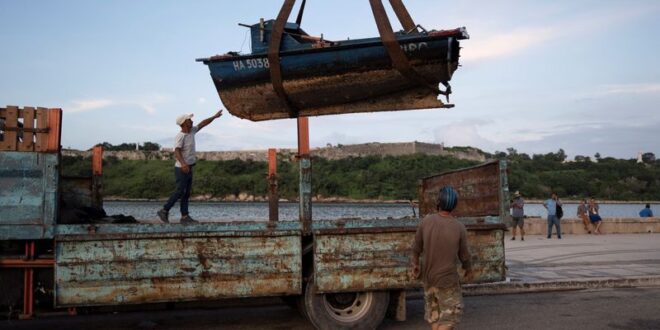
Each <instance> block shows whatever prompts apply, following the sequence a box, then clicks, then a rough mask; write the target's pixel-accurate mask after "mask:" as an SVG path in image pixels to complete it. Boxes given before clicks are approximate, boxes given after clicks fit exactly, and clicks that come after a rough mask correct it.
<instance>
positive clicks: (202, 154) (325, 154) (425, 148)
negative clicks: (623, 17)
mask: <svg viewBox="0 0 660 330" xmlns="http://www.w3.org/2000/svg"><path fill="white" fill-rule="evenodd" d="M296 151H297V150H296V149H278V150H277V152H278V153H279V154H281V155H290V156H291V157H293V156H294V155H295V154H296ZM90 153H91V152H90V151H78V150H63V151H62V154H63V155H64V156H82V157H89V156H90ZM311 154H312V157H320V158H325V159H330V160H336V159H343V158H349V157H365V156H402V155H412V154H425V155H435V156H447V157H454V158H458V159H467V160H474V161H480V162H483V161H486V156H485V155H484V153H483V152H481V151H480V150H478V149H475V148H470V147H458V148H445V146H444V144H435V143H424V142H417V141H413V142H399V143H379V142H371V143H363V144H351V145H341V144H339V145H337V146H332V145H329V144H328V145H327V146H325V147H321V148H313V149H312V150H311ZM103 157H104V158H106V157H117V158H118V159H122V160H123V159H126V160H171V159H174V155H173V152H172V150H171V149H169V150H168V149H162V150H160V151H141V150H132V151H104V153H103ZM197 157H198V159H200V160H201V159H203V160H210V161H226V160H232V159H241V160H253V161H257V162H266V161H268V150H241V151H199V152H197Z"/></svg>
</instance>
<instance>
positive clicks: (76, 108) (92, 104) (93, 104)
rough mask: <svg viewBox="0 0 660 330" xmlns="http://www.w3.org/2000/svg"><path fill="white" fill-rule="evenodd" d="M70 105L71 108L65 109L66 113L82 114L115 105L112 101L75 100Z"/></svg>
mask: <svg viewBox="0 0 660 330" xmlns="http://www.w3.org/2000/svg"><path fill="white" fill-rule="evenodd" d="M70 103H71V104H72V106H71V107H68V108H65V110H66V111H67V112H84V111H90V110H95V109H100V108H105V107H109V106H111V105H113V104H115V102H114V101H113V100H109V99H90V100H75V101H71V102H70Z"/></svg>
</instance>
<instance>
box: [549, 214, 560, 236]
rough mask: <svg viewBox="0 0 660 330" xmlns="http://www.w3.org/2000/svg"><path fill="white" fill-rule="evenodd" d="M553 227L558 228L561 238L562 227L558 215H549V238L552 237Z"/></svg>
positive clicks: (558, 234)
mask: <svg viewBox="0 0 660 330" xmlns="http://www.w3.org/2000/svg"><path fill="white" fill-rule="evenodd" d="M552 225H554V226H555V228H557V237H561V225H560V224H559V218H557V216H556V215H548V237H550V236H552Z"/></svg>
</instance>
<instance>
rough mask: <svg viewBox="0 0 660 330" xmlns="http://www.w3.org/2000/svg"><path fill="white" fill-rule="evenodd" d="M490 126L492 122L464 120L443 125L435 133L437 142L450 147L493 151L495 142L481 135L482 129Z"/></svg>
mask: <svg viewBox="0 0 660 330" xmlns="http://www.w3.org/2000/svg"><path fill="white" fill-rule="evenodd" d="M488 124H490V122H488V121H483V120H464V121H459V122H454V123H449V124H447V125H443V126H441V127H439V128H437V129H436V130H435V132H434V137H435V142H437V143H444V144H445V145H448V146H474V147H478V148H480V149H484V150H491V149H493V147H494V146H495V142H494V141H493V140H490V139H488V138H486V137H484V135H483V134H482V133H481V130H482V127H483V126H486V125H488Z"/></svg>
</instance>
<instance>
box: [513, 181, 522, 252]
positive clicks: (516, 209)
mask: <svg viewBox="0 0 660 330" xmlns="http://www.w3.org/2000/svg"><path fill="white" fill-rule="evenodd" d="M524 207H525V200H524V199H523V198H522V197H521V196H520V191H516V193H515V194H513V200H512V201H511V208H512V209H513V211H511V218H512V219H513V237H511V240H512V241H515V240H516V227H520V240H521V241H524V240H525V229H523V225H525V210H524Z"/></svg>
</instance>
